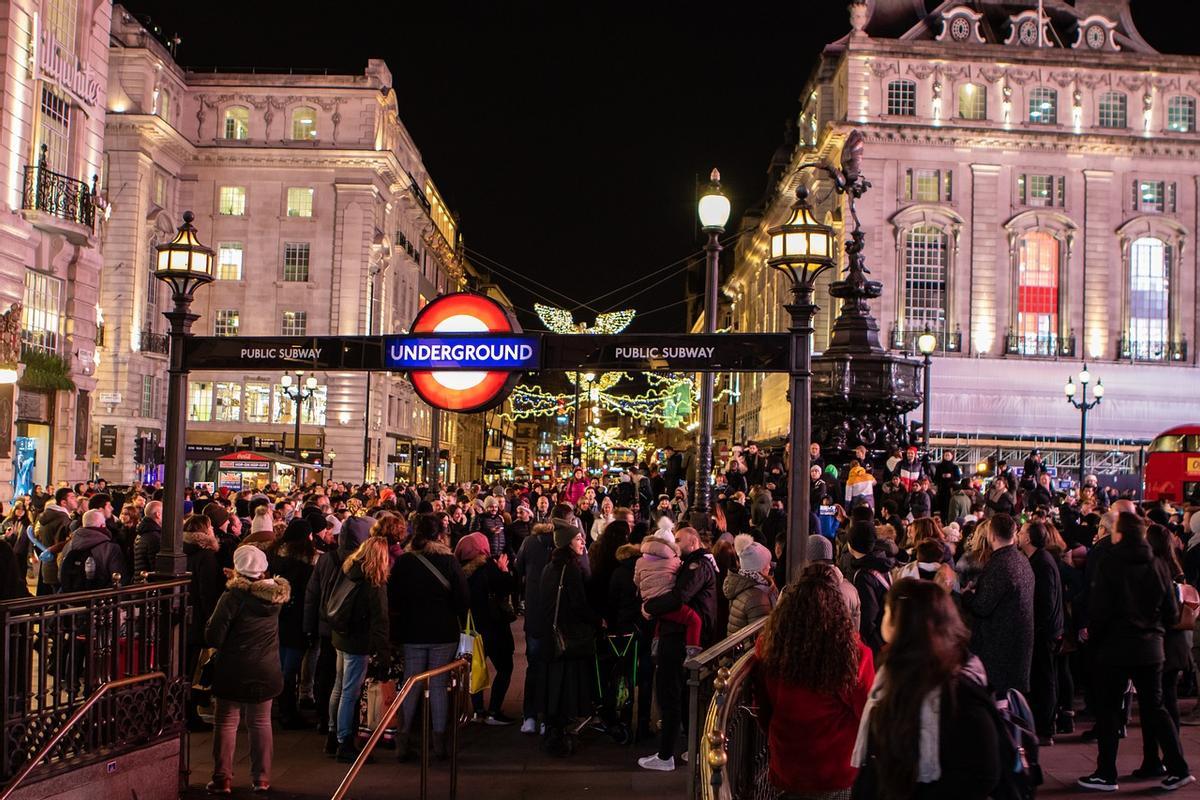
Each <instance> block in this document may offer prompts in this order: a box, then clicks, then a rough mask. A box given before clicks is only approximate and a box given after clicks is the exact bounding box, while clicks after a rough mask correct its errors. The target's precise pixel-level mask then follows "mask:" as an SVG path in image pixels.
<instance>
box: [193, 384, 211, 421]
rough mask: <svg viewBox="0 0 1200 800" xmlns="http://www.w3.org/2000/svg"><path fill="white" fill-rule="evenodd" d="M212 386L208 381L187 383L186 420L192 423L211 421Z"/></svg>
mask: <svg viewBox="0 0 1200 800" xmlns="http://www.w3.org/2000/svg"><path fill="white" fill-rule="evenodd" d="M212 404H213V385H212V383H211V382H209V381H188V419H189V420H190V421H192V422H210V421H211V420H212Z"/></svg>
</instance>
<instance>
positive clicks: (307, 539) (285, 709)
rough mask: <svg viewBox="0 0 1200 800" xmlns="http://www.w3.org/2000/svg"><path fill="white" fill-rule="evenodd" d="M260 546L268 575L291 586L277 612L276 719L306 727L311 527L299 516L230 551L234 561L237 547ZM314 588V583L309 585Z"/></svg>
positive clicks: (312, 553) (314, 553) (313, 555)
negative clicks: (274, 537)
mask: <svg viewBox="0 0 1200 800" xmlns="http://www.w3.org/2000/svg"><path fill="white" fill-rule="evenodd" d="M259 547H264V548H265V549H266V552H267V564H268V568H269V569H270V571H271V574H272V575H275V576H277V577H282V578H284V579H285V580H287V582H288V583H289V584H291V587H292V600H293V602H291V603H288V604H287V605H286V606H284V608H283V611H282V612H280V614H279V653H280V660H281V662H282V666H283V694H282V695H280V698H279V722H280V725H282V726H283V727H284V728H291V729H296V728H302V727H307V723H306V722H305V721H304V720H303V719H302V718H301V716H300V706H299V702H300V697H299V689H298V687H299V678H300V665H301V664H302V663H303V661H304V654H305V652H306V651H307V650H308V646H309V639H308V637H307V636H306V635H305V634H304V602H305V600H306V598H307V595H308V591H309V585H310V583H311V578H312V574H313V562H314V561H315V560H316V557H317V550H316V548H315V547H314V546H313V542H312V529H311V528H310V527H309V525H308V522H307V521H306V520H304V519H301V518H299V517H293V518H292V521H291V522H289V523H288V524H287V528H285V529H284V532H283V536H281V537H280V538H279V540H278V541H276V542H271V543H270V544H267V545H259V544H258V543H254V544H243V545H242V546H241V547H239V548H238V549H237V550H236V551H234V554H233V556H234V561H235V562H236V561H237V559H238V557H239V555H240V553H241V551H243V550H258V549H259ZM313 590H314V591H315V586H314V587H313Z"/></svg>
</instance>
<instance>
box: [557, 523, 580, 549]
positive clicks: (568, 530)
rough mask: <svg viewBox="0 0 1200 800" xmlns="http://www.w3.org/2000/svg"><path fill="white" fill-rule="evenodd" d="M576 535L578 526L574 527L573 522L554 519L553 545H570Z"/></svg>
mask: <svg viewBox="0 0 1200 800" xmlns="http://www.w3.org/2000/svg"><path fill="white" fill-rule="evenodd" d="M578 535H579V528H577V527H575V523H573V522H571V521H570V520H565V519H556V520H554V546H555V547H570V546H571V542H573V541H575V537H576V536H578Z"/></svg>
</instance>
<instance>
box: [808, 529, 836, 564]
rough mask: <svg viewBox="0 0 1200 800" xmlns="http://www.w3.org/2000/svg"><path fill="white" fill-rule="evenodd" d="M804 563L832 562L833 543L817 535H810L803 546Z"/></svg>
mask: <svg viewBox="0 0 1200 800" xmlns="http://www.w3.org/2000/svg"><path fill="white" fill-rule="evenodd" d="M804 559H805V560H806V561H833V543H832V542H830V541H829V540H828V539H826V538H825V537H824V536H822V535H820V534H819V533H810V534H809V535H808V541H807V542H806V543H805V545H804Z"/></svg>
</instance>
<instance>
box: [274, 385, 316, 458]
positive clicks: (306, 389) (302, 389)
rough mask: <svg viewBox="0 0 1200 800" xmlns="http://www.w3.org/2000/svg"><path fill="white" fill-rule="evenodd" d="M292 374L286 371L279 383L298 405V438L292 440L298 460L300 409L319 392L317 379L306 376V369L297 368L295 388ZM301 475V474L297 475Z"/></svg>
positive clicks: (293, 450)
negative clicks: (302, 380) (301, 380)
mask: <svg viewBox="0 0 1200 800" xmlns="http://www.w3.org/2000/svg"><path fill="white" fill-rule="evenodd" d="M301 378H303V379H304V383H303V384H301V383H300V379H301ZM292 383H293V381H292V376H291V375H288V374H287V373H284V376H283V377H282V378H280V379H279V385H280V386H282V387H283V393H284V394H285V395H286V396H288V397H290V398H291V399H292V402H293V403H295V405H296V414H295V416H296V438H295V440H294V441H293V442H292V445H293V447H292V452H293V453H295V455H296V460H297V461H299V460H300V457H301V456H300V411H301V409H302V408H303V407H304V401H305V400H307V399H308V398H310V397H312V396H313V395H314V394H316V393H317V379H316V378H315V377H313V376H312V375H309V376H308V377H307V378H305V377H304V370H302V369H298V370H296V380H295V384H296V386H295V388H292ZM297 477H299V476H297Z"/></svg>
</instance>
